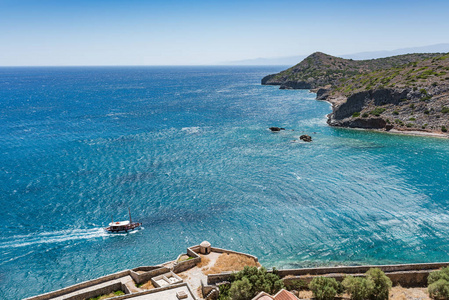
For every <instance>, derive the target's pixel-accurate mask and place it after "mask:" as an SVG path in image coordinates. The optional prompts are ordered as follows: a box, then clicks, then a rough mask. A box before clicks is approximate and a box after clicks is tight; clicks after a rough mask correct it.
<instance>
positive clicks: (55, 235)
mask: <svg viewBox="0 0 449 300" xmlns="http://www.w3.org/2000/svg"><path fill="white" fill-rule="evenodd" d="M106 236H109V235H108V234H107V233H106V232H105V231H104V230H103V228H92V229H73V230H61V231H52V232H41V233H33V234H27V235H16V236H12V237H8V238H7V239H6V238H0V249H7V248H19V247H26V246H34V245H39V244H54V243H61V242H66V241H74V240H88V239H94V238H99V237H106Z"/></svg>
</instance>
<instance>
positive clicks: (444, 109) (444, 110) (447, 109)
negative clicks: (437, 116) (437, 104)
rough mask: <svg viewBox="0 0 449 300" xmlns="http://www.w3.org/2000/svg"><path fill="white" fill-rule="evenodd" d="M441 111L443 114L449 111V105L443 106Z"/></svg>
mask: <svg viewBox="0 0 449 300" xmlns="http://www.w3.org/2000/svg"><path fill="white" fill-rule="evenodd" d="M441 112H442V113H443V114H447V113H449V107H447V106H443V108H442V109H441Z"/></svg>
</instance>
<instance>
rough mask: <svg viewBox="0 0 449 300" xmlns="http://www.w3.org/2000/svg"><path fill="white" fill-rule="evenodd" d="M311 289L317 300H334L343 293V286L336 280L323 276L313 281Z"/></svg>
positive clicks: (310, 285)
mask: <svg viewBox="0 0 449 300" xmlns="http://www.w3.org/2000/svg"><path fill="white" fill-rule="evenodd" d="M309 289H310V290H311V291H312V292H313V296H314V297H315V298H316V299H317V300H332V299H334V298H335V296H336V295H337V294H341V293H342V292H343V286H342V285H341V284H339V283H338V282H337V281H336V280H335V278H329V277H321V276H320V277H315V278H313V279H312V281H311V282H310V284H309Z"/></svg>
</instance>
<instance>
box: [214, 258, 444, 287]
mask: <svg viewBox="0 0 449 300" xmlns="http://www.w3.org/2000/svg"><path fill="white" fill-rule="evenodd" d="M447 266H449V263H428V264H403V265H380V266H376V265H371V266H352V267H350V266H348V267H329V268H304V269H290V270H277V271H276V272H277V274H278V275H279V276H280V277H281V278H283V281H284V283H286V284H292V283H294V282H295V281H299V280H302V281H304V282H305V283H309V282H310V281H311V280H312V278H313V276H325V277H332V278H335V279H336V280H338V281H341V280H343V279H344V277H345V276H346V275H353V276H363V275H364V273H366V271H368V270H369V269H370V268H379V269H381V270H382V271H384V272H385V274H386V275H387V276H388V277H389V278H390V279H391V281H392V282H393V284H394V285H398V284H400V285H401V286H403V287H421V286H422V287H424V286H427V277H428V275H429V273H430V272H432V271H434V270H438V269H440V268H442V267H447ZM268 272H271V271H268ZM231 274H232V272H226V273H221V274H210V275H207V284H208V285H215V284H217V283H219V282H223V281H228V280H229V279H230V278H231Z"/></svg>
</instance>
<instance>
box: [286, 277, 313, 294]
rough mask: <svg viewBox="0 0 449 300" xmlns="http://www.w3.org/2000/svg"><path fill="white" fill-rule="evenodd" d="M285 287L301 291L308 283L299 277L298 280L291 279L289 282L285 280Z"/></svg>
mask: <svg viewBox="0 0 449 300" xmlns="http://www.w3.org/2000/svg"><path fill="white" fill-rule="evenodd" d="M284 285H285V288H286V289H287V290H288V291H293V290H295V291H301V290H304V289H307V287H308V286H307V283H306V282H305V281H304V280H301V279H297V280H289V281H287V282H284Z"/></svg>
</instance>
